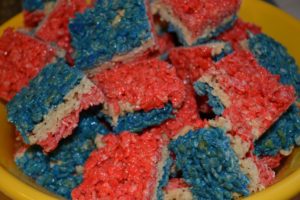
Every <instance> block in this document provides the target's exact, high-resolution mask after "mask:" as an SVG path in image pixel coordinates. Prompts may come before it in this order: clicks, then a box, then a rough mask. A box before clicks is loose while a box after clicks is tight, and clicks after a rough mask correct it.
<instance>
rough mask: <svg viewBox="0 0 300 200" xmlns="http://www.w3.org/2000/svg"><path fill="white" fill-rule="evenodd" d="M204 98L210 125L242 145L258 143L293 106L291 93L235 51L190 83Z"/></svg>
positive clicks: (249, 57)
mask: <svg viewBox="0 0 300 200" xmlns="http://www.w3.org/2000/svg"><path fill="white" fill-rule="evenodd" d="M194 88H195V91H196V93H197V94H198V95H199V96H208V104H209V105H210V106H211V107H212V109H213V111H214V113H215V114H216V116H217V117H216V119H214V120H211V121H210V124H211V125H213V126H217V127H223V128H226V129H227V130H229V131H231V132H232V135H238V136H239V137H241V138H242V140H243V141H250V143H252V142H253V141H254V140H256V139H258V138H259V137H260V136H261V135H262V134H263V133H265V131H266V130H267V129H268V128H269V127H270V126H271V125H272V124H273V123H274V122H275V121H276V120H278V118H279V117H280V116H281V115H282V114H283V113H284V112H285V111H287V109H288V108H289V107H290V106H291V105H292V104H293V102H294V101H295V99H296V96H295V90H294V88H293V87H292V86H290V85H283V84H281V83H280V82H279V77H278V76H276V75H272V74H271V73H270V72H268V71H267V70H266V69H265V68H263V67H262V66H260V65H259V64H258V63H257V62H256V60H255V58H254V57H253V56H252V55H251V53H249V52H246V51H237V52H234V53H233V54H231V55H229V56H227V57H225V58H223V59H222V60H220V61H219V62H217V63H216V64H215V66H214V67H212V68H211V69H209V70H208V71H207V72H206V73H204V74H203V75H202V76H201V77H200V78H199V79H198V81H196V82H195V83H194Z"/></svg>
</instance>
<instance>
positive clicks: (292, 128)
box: [254, 104, 300, 156]
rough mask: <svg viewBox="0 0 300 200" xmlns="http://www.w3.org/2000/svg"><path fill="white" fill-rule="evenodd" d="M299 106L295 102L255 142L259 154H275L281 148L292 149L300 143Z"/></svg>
mask: <svg viewBox="0 0 300 200" xmlns="http://www.w3.org/2000/svg"><path fill="white" fill-rule="evenodd" d="M299 113H300V112H299V108H298V107H297V106H296V105H295V104H294V105H292V106H291V107H290V108H289V109H288V111H287V112H286V113H284V114H283V115H282V116H281V117H280V119H279V120H278V121H277V122H276V123H275V124H274V125H273V126H272V127H271V128H270V129H269V130H268V131H267V132H266V133H265V134H264V135H263V137H262V138H260V139H259V140H258V141H256V142H255V150H254V153H255V154H256V155H257V156H275V155H277V154H278V153H279V151H280V150H285V151H290V150H292V147H293V146H294V145H295V144H296V145H300V117H299Z"/></svg>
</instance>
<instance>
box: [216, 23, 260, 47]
mask: <svg viewBox="0 0 300 200" xmlns="http://www.w3.org/2000/svg"><path fill="white" fill-rule="evenodd" d="M250 33H251V34H254V35H256V34H260V33H261V28H260V27H258V26H256V25H254V24H251V23H248V22H244V21H242V20H241V19H237V20H236V22H235V23H234V25H233V27H232V28H231V29H229V30H227V31H225V32H224V33H222V34H221V35H219V36H218V37H217V40H221V41H224V42H230V44H231V45H232V47H233V49H235V50H240V49H242V48H243V41H244V40H246V39H248V38H249V37H250Z"/></svg>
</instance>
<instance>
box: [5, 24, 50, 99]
mask: <svg viewBox="0 0 300 200" xmlns="http://www.w3.org/2000/svg"><path fill="white" fill-rule="evenodd" d="M54 60H55V51H54V49H53V48H51V47H50V46H49V45H47V44H45V43H43V42H41V41H39V40H37V39H35V38H33V37H31V36H29V35H27V34H25V33H21V32H18V31H14V30H13V29H11V28H8V29H6V30H5V31H4V33H3V35H2V36H1V37H0V82H1V84H0V99H2V100H4V101H9V100H10V99H11V98H12V97H13V96H15V94H16V93H17V92H19V91H20V90H21V88H23V87H25V86H27V85H28V83H29V81H30V80H31V79H32V78H33V77H35V76H36V75H37V74H38V73H39V71H40V70H41V69H42V68H43V67H44V66H45V65H46V64H48V63H51V62H52V61H54Z"/></svg>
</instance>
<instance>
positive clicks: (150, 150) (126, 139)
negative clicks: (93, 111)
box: [72, 131, 171, 200]
mask: <svg viewBox="0 0 300 200" xmlns="http://www.w3.org/2000/svg"><path fill="white" fill-rule="evenodd" d="M167 143H168V140H167V139H165V137H164V136H163V135H162V134H161V133H160V132H156V131H149V132H146V133H144V134H142V135H137V134H133V133H129V132H123V133H121V134H120V135H112V134H109V135H107V136H104V137H101V138H99V139H98V150H96V151H94V152H93V153H92V154H91V156H90V157H89V159H88V160H87V162H86V164H85V166H84V174H83V182H82V183H81V184H80V185H79V186H78V187H77V188H75V189H74V190H73V192H72V198H73V199H92V198H95V199H111V200H117V199H122V198H124V199H147V200H150V199H159V200H160V199H162V197H163V193H162V187H163V186H165V185H166V184H167V181H168V174H169V169H170V166H171V160H170V157H169V156H170V155H169V151H168V147H167Z"/></svg>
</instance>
